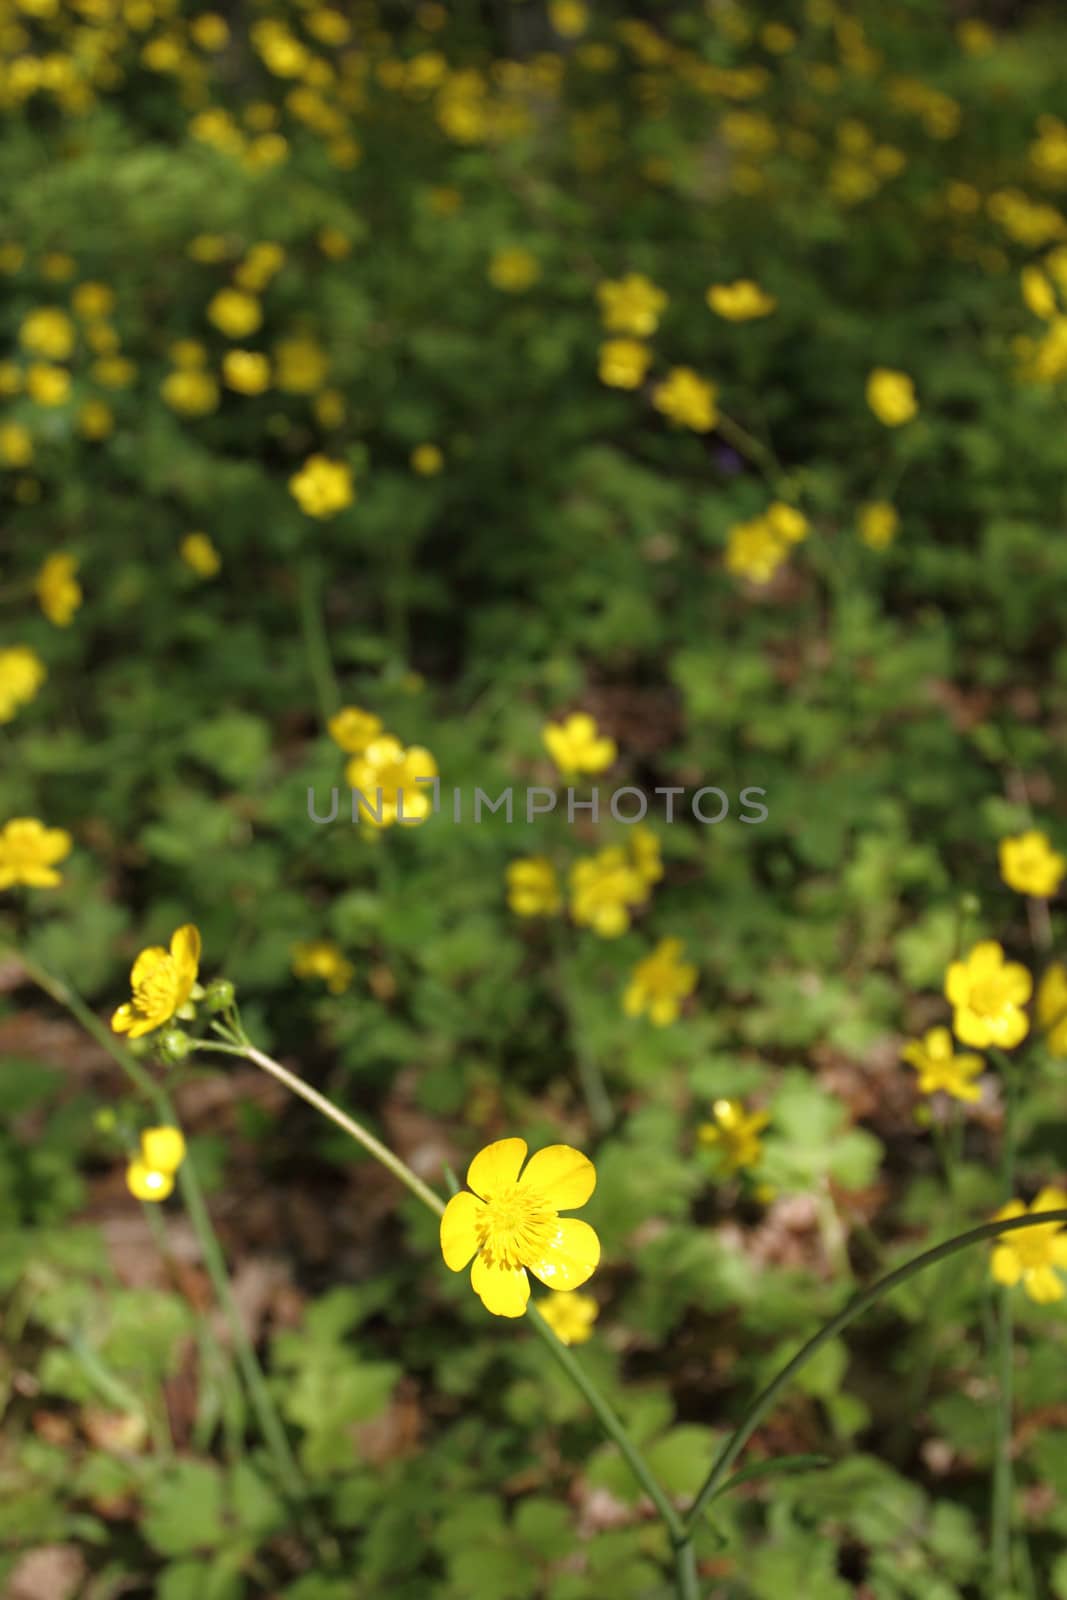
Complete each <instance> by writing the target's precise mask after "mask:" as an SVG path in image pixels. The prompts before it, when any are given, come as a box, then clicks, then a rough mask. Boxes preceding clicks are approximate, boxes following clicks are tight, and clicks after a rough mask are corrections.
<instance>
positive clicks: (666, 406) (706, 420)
mask: <svg viewBox="0 0 1067 1600" xmlns="http://www.w3.org/2000/svg"><path fill="white" fill-rule="evenodd" d="M715 398H716V391H715V386H714V384H711V383H708V382H706V380H705V379H704V378H701V377H700V376H699V375H698V374H697V373H695V372H694V371H693V370H692V368H691V367H674V368H672V370H671V371H670V372H669V373H668V374H667V376H666V378H664V380H663V382H662V383H658V384H657V385H656V387H655V388H654V389H653V391H652V404H653V405H654V406H655V408H656V410H657V411H661V412H662V413H663V415H664V416H665V417H669V418H670V420H671V421H672V422H677V423H679V424H680V425H681V426H682V427H684V428H692V429H693V432H694V433H709V432H710V431H711V429H712V428H714V426H715V424H716V422H717V421H718V418H719V413H718V409H717V407H716V404H715Z"/></svg>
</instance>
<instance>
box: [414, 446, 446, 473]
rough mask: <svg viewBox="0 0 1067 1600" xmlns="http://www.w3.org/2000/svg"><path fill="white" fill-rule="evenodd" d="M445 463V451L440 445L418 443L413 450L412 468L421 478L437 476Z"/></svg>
mask: <svg viewBox="0 0 1067 1600" xmlns="http://www.w3.org/2000/svg"><path fill="white" fill-rule="evenodd" d="M444 464H445V458H444V453H443V451H442V450H441V448H440V446H439V445H436V444H417V445H416V446H415V448H414V450H413V451H412V452H411V470H412V472H417V473H418V474H419V477H420V478H435V477H436V476H437V474H438V473H439V472H440V471H441V469H442V467H443V466H444Z"/></svg>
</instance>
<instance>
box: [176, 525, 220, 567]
mask: <svg viewBox="0 0 1067 1600" xmlns="http://www.w3.org/2000/svg"><path fill="white" fill-rule="evenodd" d="M178 554H179V555H180V556H181V558H182V560H183V561H184V562H185V565H186V566H187V567H188V568H189V570H190V572H195V573H196V575H197V577H198V578H213V577H215V575H216V573H217V572H218V571H219V570H220V569H221V567H222V557H221V556H220V555H219V553H218V551H217V550H216V549H215V546H214V545H213V544H212V542H211V540H210V539H209V538H208V536H207V534H206V533H187V534H186V535H185V538H184V539H183V540H182V542H181V544H180V545H179V546H178Z"/></svg>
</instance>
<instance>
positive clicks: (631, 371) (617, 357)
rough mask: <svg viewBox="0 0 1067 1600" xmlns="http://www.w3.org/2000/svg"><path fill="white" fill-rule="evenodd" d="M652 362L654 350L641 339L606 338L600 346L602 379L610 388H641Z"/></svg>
mask: <svg viewBox="0 0 1067 1600" xmlns="http://www.w3.org/2000/svg"><path fill="white" fill-rule="evenodd" d="M651 362H652V351H651V350H650V349H649V347H648V345H647V344H642V343H641V342H640V340H639V339H605V340H604V343H603V344H602V345H601V346H600V365H599V368H598V374H599V377H600V381H601V383H606V384H607V386H608V388H609V389H639V388H640V387H641V385H642V384H643V383H644V381H645V374H646V373H647V372H648V369H649V366H650V365H651Z"/></svg>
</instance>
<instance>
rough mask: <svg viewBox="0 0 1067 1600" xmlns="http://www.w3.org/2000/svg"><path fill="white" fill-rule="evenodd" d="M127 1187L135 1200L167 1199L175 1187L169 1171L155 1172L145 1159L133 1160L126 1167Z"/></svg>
mask: <svg viewBox="0 0 1067 1600" xmlns="http://www.w3.org/2000/svg"><path fill="white" fill-rule="evenodd" d="M126 1187H127V1188H128V1189H129V1191H130V1193H131V1194H132V1195H133V1197H134V1199H135V1200H165V1199H166V1198H167V1196H168V1195H169V1194H170V1192H171V1190H172V1189H173V1188H174V1179H173V1178H172V1177H171V1175H170V1173H169V1172H155V1171H154V1170H153V1169H152V1168H151V1167H149V1166H147V1165H146V1164H145V1162H143V1161H131V1162H130V1164H129V1166H128V1167H127V1168H126Z"/></svg>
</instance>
